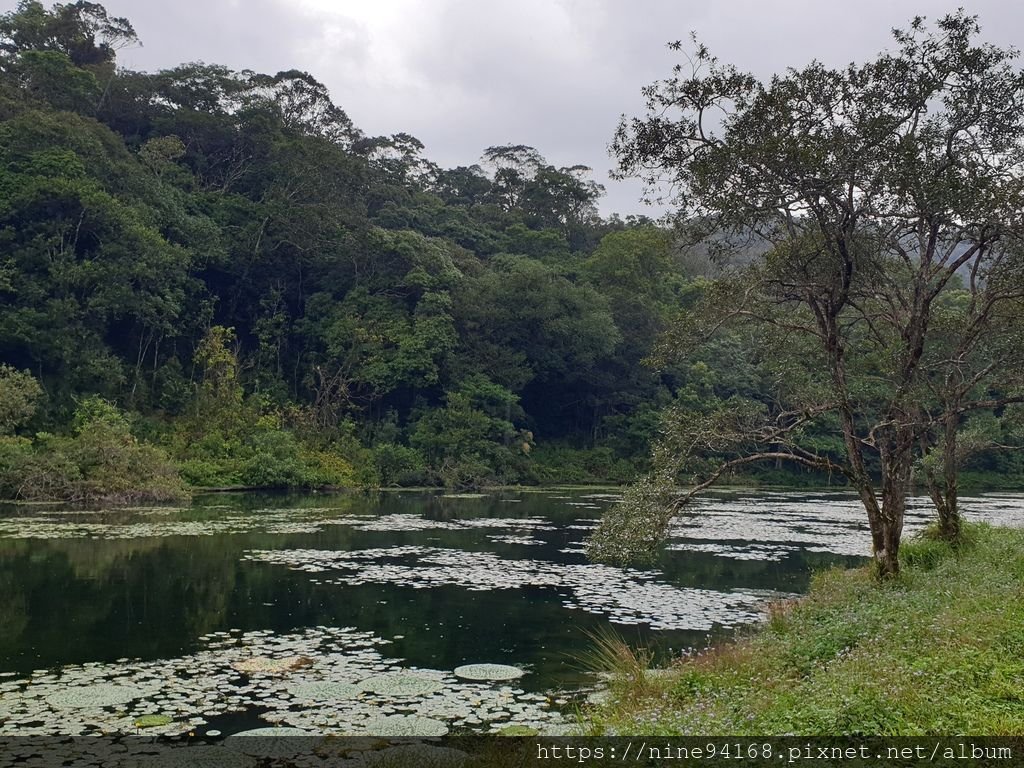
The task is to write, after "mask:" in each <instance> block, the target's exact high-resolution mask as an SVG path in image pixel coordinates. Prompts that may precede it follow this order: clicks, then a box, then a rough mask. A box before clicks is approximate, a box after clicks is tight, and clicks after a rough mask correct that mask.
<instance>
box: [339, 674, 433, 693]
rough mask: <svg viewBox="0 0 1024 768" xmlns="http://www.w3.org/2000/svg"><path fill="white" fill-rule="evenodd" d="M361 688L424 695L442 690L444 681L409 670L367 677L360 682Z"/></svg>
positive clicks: (378, 691) (375, 691) (381, 691)
mask: <svg viewBox="0 0 1024 768" xmlns="http://www.w3.org/2000/svg"><path fill="white" fill-rule="evenodd" d="M359 688H360V689H361V690H363V691H371V692H373V693H380V694H384V695H386V696H424V695H426V694H430V693H436V692H437V691H440V690H441V689H442V688H444V683H442V682H441V681H440V680H434V679H432V678H429V677H422V676H420V675H416V674H413V673H409V672H398V673H391V674H388V675H376V676H374V677H370V678H367V679H366V680H363V681H361V682H360V683H359Z"/></svg>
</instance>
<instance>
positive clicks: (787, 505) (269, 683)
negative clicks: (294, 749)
mask: <svg viewBox="0 0 1024 768" xmlns="http://www.w3.org/2000/svg"><path fill="white" fill-rule="evenodd" d="M616 499H617V495H616V494H615V493H614V492H611V491H606V492H602V491H596V490H563V489H540V490H530V491H518V490H517V491H502V492H496V493H489V494H483V495H475V494H464V495H458V494H456V495H445V494H442V493H424V492H385V493H377V494H365V495H364V494H337V495H329V494H302V495H270V494H257V493H245V494H217V495H205V496H200V497H197V498H196V499H195V500H194V501H193V502H192V503H191V504H190V505H188V506H186V507H173V508H172V507H152V508H133V509H118V510H68V509H64V508H60V507H27V506H20V505H19V506H15V505H9V506H6V507H2V508H0V628H2V630H0V734H12V733H19V734H25V733H37V734H52V733H61V734H95V733H134V732H136V731H137V730H138V729H139V727H140V724H141V725H145V726H146V727H147V728H151V729H152V732H153V733H161V734H176V733H181V732H183V731H188V730H191V731H193V732H197V733H199V734H200V735H202V734H211V735H213V736H220V735H230V734H232V733H235V732H239V731H245V730H249V729H253V728H259V727H264V726H287V727H291V728H298V729H302V730H305V731H319V732H324V731H328V732H337V733H357V734H358V733H392V732H394V733H424V734H432V733H435V732H436V733H441V732H443V731H444V730H450V731H455V732H458V731H464V730H478V731H495V730H498V729H500V728H503V727H507V726H508V725H510V724H520V725H524V726H526V727H530V728H535V729H536V730H539V731H542V732H545V733H557V732H562V731H564V730H565V728H567V727H568V726H569V725H570V724H571V719H572V709H573V707H572V705H573V704H574V703H575V702H577V701H578V700H580V699H581V698H582V697H584V696H585V695H587V694H589V693H591V692H592V691H593V689H594V686H595V685H596V684H597V682H598V681H597V679H596V677H595V676H594V675H593V674H592V672H590V671H588V670H587V668H586V664H585V663H584V661H583V660H582V657H583V656H585V653H586V651H587V650H588V649H589V648H590V647H592V645H593V640H592V637H593V633H595V632H600V631H603V630H606V629H608V628H612V629H614V630H616V631H617V632H618V633H619V634H621V635H622V636H623V637H624V638H625V639H627V640H628V641H629V642H631V643H637V644H643V645H645V646H647V647H649V648H651V649H652V650H653V652H654V654H655V658H656V660H657V661H658V662H663V661H666V660H668V659H670V658H672V657H674V656H677V655H679V654H680V653H682V652H685V651H687V650H689V649H699V648H702V647H704V646H706V645H707V644H708V643H709V642H712V641H714V640H715V639H716V638H720V637H722V636H725V635H728V634H730V633H733V632H735V631H736V630H737V629H739V628H742V627H745V626H748V625H750V624H752V623H754V622H757V621H758V620H759V619H760V617H761V615H762V612H763V610H764V606H765V604H766V603H767V602H769V601H771V600H773V599H777V598H779V597H783V596H788V595H792V594H793V593H800V592H802V591H804V590H805V589H806V588H807V585H808V582H809V578H810V573H811V571H812V569H814V568H820V567H825V566H828V565H831V564H842V565H853V564H857V563H859V562H861V561H862V560H863V556H864V555H865V554H866V553H867V551H868V548H869V538H868V534H867V530H866V525H865V524H864V521H863V518H864V513H863V511H862V509H861V508H860V506H859V504H858V502H857V500H856V499H855V498H854V497H853V496H852V495H851V494H849V493H845V492H836V493H832V492H765V491H757V492H752V491H736V492H726V493H719V494H716V495H713V496H709V497H707V498H704V499H702V500H700V501H699V502H697V503H695V504H694V506H693V507H692V509H691V511H689V512H688V513H687V514H685V515H683V516H682V517H680V518H679V519H678V520H676V521H675V523H674V524H673V528H672V531H671V538H670V541H669V547H668V549H667V551H666V552H665V553H664V555H663V556H662V557H661V559H660V562H658V564H657V566H656V567H655V568H652V569H648V570H637V569H620V568H612V567H609V566H604V565H597V564H591V563H588V562H587V561H586V558H585V557H584V555H583V542H584V539H585V537H586V536H587V534H588V532H589V531H590V530H591V529H592V528H593V526H594V525H595V524H596V522H597V519H598V517H599V516H600V514H601V512H602V511H603V510H604V509H606V508H607V507H608V506H609V505H610V504H612V503H614V502H615V500H616ZM963 504H964V508H965V510H966V511H967V513H968V517H970V518H972V519H984V520H988V521H991V522H993V523H996V524H1010V525H1020V524H1022V523H1024V497H1021V496H1019V495H1013V494H1000V495H984V496H977V497H972V498H965V499H964V500H963ZM930 516H931V512H930V510H929V506H928V504H927V502H926V500H923V499H916V500H914V503H912V505H911V511H910V514H909V516H908V524H907V527H908V531H913V530H914V529H916V528H920V527H921V526H923V525H924V524H925V523H926V522H927V520H928V519H929V518H930Z"/></svg>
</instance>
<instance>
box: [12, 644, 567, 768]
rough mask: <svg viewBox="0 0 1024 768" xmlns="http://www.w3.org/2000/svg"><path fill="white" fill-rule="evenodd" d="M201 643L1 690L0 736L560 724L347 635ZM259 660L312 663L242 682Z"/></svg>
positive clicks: (527, 698) (535, 709)
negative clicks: (177, 653)
mask: <svg viewBox="0 0 1024 768" xmlns="http://www.w3.org/2000/svg"><path fill="white" fill-rule="evenodd" d="M201 641H202V643H203V644H204V648H203V649H202V650H199V651H197V652H196V653H193V654H191V655H188V656H183V657H179V658H174V659H160V660H153V661H145V662H142V661H135V662H129V661H128V660H121V661H120V662H115V663H112V664H99V663H90V664H86V665H67V666H65V667H64V668H62V669H60V670H58V671H53V672H43V671H40V673H38V674H37V675H34V676H32V677H31V678H28V679H25V678H23V679H15V680H11V681H3V682H0V735H15V734H16V735H18V736H19V737H21V736H32V735H40V736H52V735H59V734H70V735H100V734H101V733H105V734H131V733H135V732H136V731H137V729H138V728H139V727H142V724H144V723H146V724H148V723H151V724H152V725H150V726H149V727H152V728H154V730H155V731H156V732H158V733H160V734H162V735H175V734H184V733H188V732H190V731H201V730H202V727H203V726H204V725H205V724H206V723H207V722H209V719H210V718H214V717H218V716H221V715H224V714H227V713H231V712H244V711H246V710H248V709H250V708H251V707H253V706H254V705H255V706H259V707H260V711H261V713H262V714H261V717H262V718H263V720H265V721H266V722H269V723H274V724H276V725H278V726H280V727H279V728H277V729H275V730H274V731H273V734H272V735H276V736H278V737H281V736H284V735H286V734H288V733H290V732H289V731H284V730H283V728H286V727H287V728H294V729H299V731H301V732H303V733H310V734H319V733H345V732H352V733H364V734H375V733H376V730H377V725H373V724H374V723H378V721H380V719H381V718H385V717H398V716H401V717H414V718H421V719H424V720H428V721H431V722H440V723H442V724H443V725H444V726H445V728H459V729H477V730H486V729H487V728H490V727H491V726H493V725H495V724H499V723H507V722H508V721H509V719H510V718H511V717H513V716H514V717H516V718H528V719H529V720H530V721H531V722H537V723H543V724H545V726H544V727H545V729H552V730H557V729H558V728H559V727H560V723H561V715H560V714H559V713H558V712H557V711H554V710H553V709H551V707H550V705H549V703H548V702H547V701H546V700H545V698H544V697H543V696H540V695H538V694H527V693H524V692H522V691H520V692H518V693H516V692H513V691H512V690H511V689H509V688H499V687H497V686H495V685H493V684H490V683H480V682H469V681H465V680H460V679H458V678H456V677H455V676H454V675H452V674H451V673H450V672H444V671H441V670H428V669H415V670H409V669H405V668H404V667H403V666H402V663H401V660H399V659H388V658H385V657H384V656H383V655H382V653H381V649H382V648H383V647H384V646H385V645H386V644H387V643H388V641H386V640H383V639H381V638H379V637H376V636H374V635H373V634H371V633H369V632H361V631H358V630H355V629H353V628H351V627H340V628H335V627H316V628H312V629H308V630H305V631H303V632H298V633H293V634H285V635H277V634H274V633H273V632H271V631H268V630H258V631H253V632H241V631H239V630H232V631H229V632H223V631H221V632H213V633H210V634H208V635H205V636H204V637H203V638H201ZM255 658H260V659H271V660H276V661H282V660H285V659H289V658H291V659H294V658H306V659H310V660H312V663H311V664H304V665H302V666H301V667H300V668H298V669H295V670H294V671H293V672H292V674H291V675H289V676H287V677H285V676H280V675H260V676H257V677H255V678H252V677H241V676H240V675H239V674H238V670H237V667H238V665H239V663H241V662H244V661H247V660H249V661H251V660H252V659H255ZM199 670H201V671H199ZM157 713H159V714H157ZM157 717H160V718H161V719H160V720H157V719H156V718H157ZM164 718H166V720H170V721H169V722H166V721H165V719H164ZM171 718H173V720H171ZM417 723H418V725H417ZM389 724H390V725H389ZM403 724H404V725H403ZM371 726H372V727H371ZM385 726H388V727H392V726H393V728H395V729H397V728H399V726H401V727H402V728H405V729H406V730H414V731H416V732H419V733H423V734H426V733H428V732H430V733H433V732H435V731H437V726H436V725H430V726H429V727H427V726H426V725H424V724H423V723H422V722H419V721H418V720H396V721H393V722H392V721H390V720H389V721H388V723H385ZM414 726H415V727H414ZM421 726H422V727H421ZM381 727H382V728H383V727H384V726H381ZM214 733H216V731H207V734H208V735H213V734H214ZM257 735H258V734H257ZM277 741H279V739H278V740H277ZM233 743H234V742H233ZM307 746H308V744H307ZM253 748H254V749H255V748H257V747H253ZM183 754H192V753H191V752H187V753H183ZM175 755H176V756H175V757H167V758H166V760H168V761H173V760H181V762H180V763H179V764H181V765H188V764H189V763H188V759H187V757H181V756H180V754H179V753H177V752H175ZM101 762H102V761H101ZM147 762H148V761H147ZM58 764H59V761H58ZM169 764H170V763H169Z"/></svg>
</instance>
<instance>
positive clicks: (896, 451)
mask: <svg viewBox="0 0 1024 768" xmlns="http://www.w3.org/2000/svg"><path fill="white" fill-rule="evenodd" d="M887 431H888V430H887ZM915 437H916V435H915V430H914V428H913V427H910V426H907V425H900V426H897V427H895V428H893V429H892V431H891V433H890V434H889V435H888V436H887V437H886V439H885V440H884V442H883V443H882V448H881V459H882V509H881V514H880V515H879V520H878V523H879V525H878V532H877V535H873V541H874V542H875V548H874V558H875V566H876V568H877V574H878V577H879V578H881V579H888V578H892V577H894V576H897V575H899V572H900V560H899V556H900V541H901V539H902V538H903V518H904V516H905V514H906V511H907V494H908V493H909V492H910V473H911V469H912V468H913V465H914V452H913V446H914V442H915ZM872 534H875V531H874V530H872Z"/></svg>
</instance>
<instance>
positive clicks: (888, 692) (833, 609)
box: [583, 526, 1024, 735]
mask: <svg viewBox="0 0 1024 768" xmlns="http://www.w3.org/2000/svg"><path fill="white" fill-rule="evenodd" d="M966 532H967V534H968V540H967V542H966V543H965V544H964V545H962V546H960V547H959V548H958V549H956V550H953V549H951V548H950V547H949V546H948V545H946V544H943V543H941V542H938V541H935V540H932V539H926V538H922V539H918V540H915V541H911V542H907V543H906V544H905V545H904V550H903V552H902V555H903V558H902V560H903V562H904V570H903V573H902V575H901V576H900V578H899V579H897V580H895V581H893V582H892V583H888V584H882V585H879V584H878V583H876V582H875V581H873V580H872V578H871V576H870V573H869V571H868V569H867V568H862V569H854V570H845V571H844V570H839V569H834V570H829V571H825V572H822V573H819V574H817V575H816V576H815V577H814V580H813V583H812V588H811V591H810V594H809V595H808V596H807V597H806V598H805V599H802V600H799V601H790V602H787V603H782V604H778V605H776V606H773V608H772V610H771V611H770V617H769V620H768V622H767V623H766V624H765V625H764V626H763V627H762V628H760V629H758V630H757V631H755V632H753V633H752V634H750V635H748V636H746V637H742V638H740V639H738V640H737V641H735V642H733V643H731V644H727V645H724V646H720V647H717V648H714V649H712V650H710V651H708V652H705V653H703V654H701V655H698V656H696V657H694V658H692V659H689V660H687V661H685V662H681V663H679V664H678V665H677V666H675V667H674V668H673V670H672V672H671V673H668V674H666V675H664V676H658V677H653V676H645V677H643V678H642V679H637V678H636V675H635V674H634V675H630V674H626V675H619V676H618V677H617V679H616V680H615V681H614V682H613V683H612V686H611V694H612V695H611V699H610V701H609V702H608V703H607V704H604V705H601V706H598V707H594V708H592V709H589V710H587V711H585V712H584V713H583V722H584V724H585V728H586V731H587V732H588V733H593V734H630V735H633V734H635V735H643V734H651V735H678V734H702V735H706V734H729V735H782V734H799V735H841V734H863V735H921V734H940V735H950V734H958V733H959V734H972V735H985V734H993V735H1005V734H1020V733H1024V531H1021V530H1014V529H1006V528H991V527H987V526H969V527H968V528H967V531H966Z"/></svg>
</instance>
